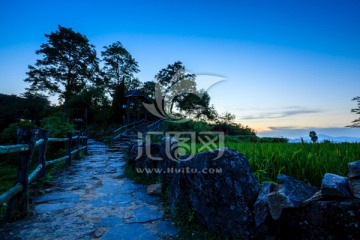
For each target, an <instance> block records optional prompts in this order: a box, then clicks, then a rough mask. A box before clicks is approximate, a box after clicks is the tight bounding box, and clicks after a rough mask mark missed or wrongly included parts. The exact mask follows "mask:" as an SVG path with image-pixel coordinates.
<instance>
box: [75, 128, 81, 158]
mask: <svg viewBox="0 0 360 240" xmlns="http://www.w3.org/2000/svg"><path fill="white" fill-rule="evenodd" d="M75 135H77V138H76V140H75V147H76V149H77V152H76V153H75V156H74V158H75V159H80V150H79V148H80V147H79V144H80V131H76V132H75Z"/></svg>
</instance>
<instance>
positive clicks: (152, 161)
mask: <svg viewBox="0 0 360 240" xmlns="http://www.w3.org/2000/svg"><path fill="white" fill-rule="evenodd" d="M161 162H162V161H161V158H160V145H159V144H155V143H140V144H139V143H135V144H133V145H132V146H131V147H130V148H129V153H128V164H129V165H130V166H131V167H132V168H133V169H135V168H158V167H159V166H158V165H159V163H161Z"/></svg>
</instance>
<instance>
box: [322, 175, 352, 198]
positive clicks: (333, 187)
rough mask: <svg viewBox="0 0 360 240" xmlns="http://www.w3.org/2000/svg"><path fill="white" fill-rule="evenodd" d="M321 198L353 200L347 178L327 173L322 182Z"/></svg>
mask: <svg viewBox="0 0 360 240" xmlns="http://www.w3.org/2000/svg"><path fill="white" fill-rule="evenodd" d="M321 196H322V197H323V198H326V197H329V198H331V197H339V198H351V197H352V193H351V191H350V188H349V183H348V181H347V179H346V178H345V177H342V176H339V175H336V174H332V173H326V174H325V176H324V178H323V180H322V182H321Z"/></svg>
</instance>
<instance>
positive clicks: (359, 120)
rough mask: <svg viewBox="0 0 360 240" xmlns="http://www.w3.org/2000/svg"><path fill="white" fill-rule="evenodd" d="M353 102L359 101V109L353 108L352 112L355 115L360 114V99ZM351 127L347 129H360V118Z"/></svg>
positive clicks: (355, 98) (354, 99) (357, 98)
mask: <svg viewBox="0 0 360 240" xmlns="http://www.w3.org/2000/svg"><path fill="white" fill-rule="evenodd" d="M352 101H357V104H358V107H357V108H353V109H351V112H353V113H355V114H360V97H354V98H353V99H352ZM351 123H352V124H351V125H348V126H347V127H353V128H358V127H360V117H359V118H358V119H355V120H354V121H352V122H351Z"/></svg>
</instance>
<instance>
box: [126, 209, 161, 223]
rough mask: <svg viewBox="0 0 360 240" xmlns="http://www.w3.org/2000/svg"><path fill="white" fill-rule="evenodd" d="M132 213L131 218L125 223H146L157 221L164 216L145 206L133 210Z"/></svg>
mask: <svg viewBox="0 0 360 240" xmlns="http://www.w3.org/2000/svg"><path fill="white" fill-rule="evenodd" d="M133 213H134V215H133V218H132V219H131V220H129V221H127V223H147V222H151V221H155V220H159V219H161V218H162V217H163V215H164V214H163V213H162V211H157V210H153V209H150V208H149V207H146V206H144V207H141V208H138V209H135V210H134V212H133Z"/></svg>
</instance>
